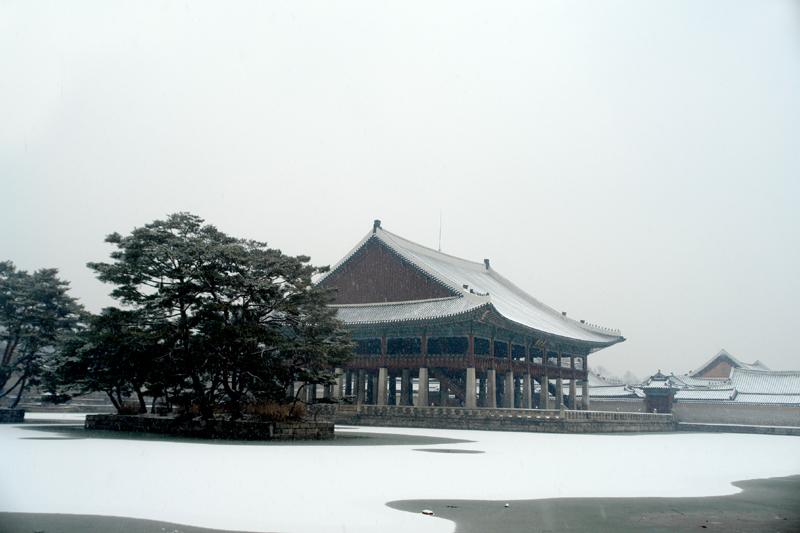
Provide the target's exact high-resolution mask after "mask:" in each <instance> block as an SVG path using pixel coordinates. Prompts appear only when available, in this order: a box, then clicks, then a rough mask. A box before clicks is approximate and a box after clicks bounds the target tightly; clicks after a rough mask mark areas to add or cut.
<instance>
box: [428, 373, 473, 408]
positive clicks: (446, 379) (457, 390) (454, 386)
mask: <svg viewBox="0 0 800 533" xmlns="http://www.w3.org/2000/svg"><path fill="white" fill-rule="evenodd" d="M428 372H430V373H431V375H432V376H433V377H435V378H436V379H438V380H439V381H440V382H441V383H444V385H445V387H447V388H448V389H450V392H452V393H453V394H455V396H456V398H458V399H459V400H461V403H462V404H463V405H466V403H467V395H466V394H465V393H464V387H462V386H461V385H459V384H458V383H456V382H455V381H453V379H452V378H450V376H448V375H447V374H446V373H445V370H444V369H442V368H434V367H429V368H428Z"/></svg>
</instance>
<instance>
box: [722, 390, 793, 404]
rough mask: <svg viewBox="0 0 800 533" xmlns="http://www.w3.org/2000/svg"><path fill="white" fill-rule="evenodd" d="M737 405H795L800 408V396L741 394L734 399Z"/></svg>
mask: <svg viewBox="0 0 800 533" xmlns="http://www.w3.org/2000/svg"><path fill="white" fill-rule="evenodd" d="M733 402H734V403H736V404H749V405H794V406H800V394H748V393H746V392H743V393H742V392H740V393H738V394H737V395H736V397H735V398H734V399H733Z"/></svg>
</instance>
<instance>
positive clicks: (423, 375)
mask: <svg viewBox="0 0 800 533" xmlns="http://www.w3.org/2000/svg"><path fill="white" fill-rule="evenodd" d="M429 404H430V402H429V401H428V367H427V366H421V367H419V395H418V396H417V406H418V407H428V405H429Z"/></svg>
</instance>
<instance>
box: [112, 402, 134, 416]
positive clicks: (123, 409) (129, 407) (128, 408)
mask: <svg viewBox="0 0 800 533" xmlns="http://www.w3.org/2000/svg"><path fill="white" fill-rule="evenodd" d="M117 413H119V414H121V415H138V414H139V404H138V403H136V402H122V403H121V404H119V409H117Z"/></svg>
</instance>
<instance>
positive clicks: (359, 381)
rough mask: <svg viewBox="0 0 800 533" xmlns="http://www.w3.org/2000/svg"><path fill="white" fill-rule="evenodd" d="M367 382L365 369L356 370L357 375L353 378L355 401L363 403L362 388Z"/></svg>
mask: <svg viewBox="0 0 800 533" xmlns="http://www.w3.org/2000/svg"><path fill="white" fill-rule="evenodd" d="M366 383H367V371H366V370H364V369H363V368H362V369H361V370H359V371H358V377H357V378H356V379H355V385H356V403H357V404H358V405H361V404H362V403H364V388H365V387H366Z"/></svg>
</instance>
